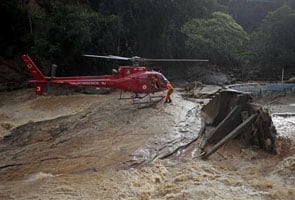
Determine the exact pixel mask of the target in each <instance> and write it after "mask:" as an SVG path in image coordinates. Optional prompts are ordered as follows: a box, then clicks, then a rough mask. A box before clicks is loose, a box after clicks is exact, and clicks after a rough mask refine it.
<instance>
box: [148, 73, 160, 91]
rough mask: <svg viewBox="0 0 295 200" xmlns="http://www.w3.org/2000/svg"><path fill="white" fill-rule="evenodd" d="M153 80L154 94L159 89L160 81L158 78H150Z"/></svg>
mask: <svg viewBox="0 0 295 200" xmlns="http://www.w3.org/2000/svg"><path fill="white" fill-rule="evenodd" d="M150 80H151V88H152V92H156V91H158V89H159V83H158V79H157V77H156V76H152V77H151V78H150Z"/></svg>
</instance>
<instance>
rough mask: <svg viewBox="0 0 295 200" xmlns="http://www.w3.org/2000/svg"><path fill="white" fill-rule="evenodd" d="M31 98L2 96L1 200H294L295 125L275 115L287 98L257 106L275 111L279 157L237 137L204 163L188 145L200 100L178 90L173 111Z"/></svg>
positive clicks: (113, 100)
mask: <svg viewBox="0 0 295 200" xmlns="http://www.w3.org/2000/svg"><path fill="white" fill-rule="evenodd" d="M29 92H30V91H18V92H16V93H14V94H9V95H4V96H3V98H1V102H0V105H1V107H0V111H1V116H2V118H1V119H0V123H1V124H5V123H6V124H11V127H6V126H5V125H4V126H3V125H2V129H1V134H2V136H3V138H2V139H1V140H0V177H1V178H0V182H1V184H0V199H292V198H293V197H294V196H295V189H294V184H295V174H294V171H295V170H294V167H295V156H294V152H295V148H294V147H295V144H294V141H295V138H294V131H293V130H295V123H294V122H295V121H294V118H293V115H290V113H289V115H286V114H283V113H286V112H280V113H279V112H278V111H282V109H280V107H282V106H284V105H286V103H288V105H289V106H290V105H293V103H294V104H295V98H293V97H286V98H288V101H287V102H283V101H286V98H282V99H276V101H275V102H272V103H271V104H267V103H265V102H263V101H265V100H262V99H260V101H259V102H258V101H257V102H258V103H262V104H263V103H265V105H266V104H267V105H268V108H269V109H270V110H271V111H272V112H273V113H274V114H273V116H272V118H273V122H274V124H275V126H276V128H277V131H278V133H279V135H280V138H279V139H278V142H277V144H276V145H277V149H280V150H279V151H278V153H277V154H269V153H267V152H266V151H263V150H261V149H259V148H258V147H255V146H246V145H245V144H244V143H243V142H242V140H241V139H239V138H236V139H234V140H231V141H230V142H228V143H226V144H225V145H223V146H222V147H221V148H220V149H219V150H218V151H217V152H216V153H215V154H213V155H211V156H210V158H209V159H207V160H202V159H200V158H196V157H194V155H193V152H194V148H193V145H190V144H192V143H194V142H195V141H196V140H197V139H198V137H199V132H200V131H201V130H202V128H203V121H202V118H201V116H200V110H201V108H202V106H203V103H204V101H188V100H184V99H183V98H182V97H181V95H180V94H179V92H177V91H176V92H175V93H174V94H173V103H172V104H164V103H163V102H161V103H158V104H157V105H154V106H149V107H145V108H138V107H136V106H133V105H132V104H131V102H130V101H119V100H118V97H119V93H117V92H113V93H111V94H109V95H70V96H54V97H53V96H43V97H35V96H34V95H28V94H31V93H29ZM4 97H5V98H4ZM293 100H294V101H293ZM14 109H15V110H14ZM9 110H10V111H11V112H10V111H9ZM287 110H288V111H290V109H287V108H286V111H287ZM24 112H26V113H28V115H27V117H25V115H23V114H22V113H24ZM275 113H277V114H275ZM3 116H4V117H3ZM4 136H5V137H4Z"/></svg>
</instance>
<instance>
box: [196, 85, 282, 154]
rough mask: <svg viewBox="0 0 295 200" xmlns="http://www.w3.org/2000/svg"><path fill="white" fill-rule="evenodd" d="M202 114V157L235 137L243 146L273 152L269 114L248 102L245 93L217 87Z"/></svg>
mask: <svg viewBox="0 0 295 200" xmlns="http://www.w3.org/2000/svg"><path fill="white" fill-rule="evenodd" d="M202 116H203V120H204V129H203V132H202V133H201V137H200V139H201V142H200V145H199V151H200V155H201V156H202V157H203V158H207V157H209V156H210V155H211V154H213V153H214V152H215V151H217V150H218V149H219V148H220V147H221V146H222V145H224V144H225V143H226V142H228V141H229V140H231V139H234V138H237V137H238V136H239V137H240V138H242V140H243V142H244V143H245V144H246V145H255V146H258V147H260V148H262V149H264V150H266V151H268V152H270V153H276V149H275V140H276V135H277V133H276V130H275V127H274V126H273V123H272V119H271V115H270V113H269V111H268V110H267V109H265V108H262V107H260V106H257V105H255V104H252V97H251V96H250V95H249V94H247V93H240V92H237V91H232V90H221V91H220V92H219V93H218V94H216V96H215V97H214V98H213V99H212V100H211V101H210V102H209V103H208V104H206V105H205V106H204V107H203V108H202Z"/></svg>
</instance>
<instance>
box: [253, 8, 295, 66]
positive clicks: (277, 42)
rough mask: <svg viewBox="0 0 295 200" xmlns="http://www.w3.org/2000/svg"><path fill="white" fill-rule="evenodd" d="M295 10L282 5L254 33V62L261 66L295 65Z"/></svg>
mask: <svg viewBox="0 0 295 200" xmlns="http://www.w3.org/2000/svg"><path fill="white" fill-rule="evenodd" d="M294 35H295V10H294V9H292V8H290V7H289V6H287V5H284V6H282V7H280V8H278V9H277V10H275V11H273V12H270V13H269V15H268V16H267V18H266V19H265V20H264V21H263V24H262V25H261V27H260V28H259V29H258V31H257V32H256V33H255V36H254V42H253V45H252V50H253V51H254V52H256V55H257V56H256V57H255V59H254V62H259V63H260V64H263V65H268V66H270V65H276V66H277V67H279V68H281V67H284V66H287V67H288V66H294V65H295V37H294Z"/></svg>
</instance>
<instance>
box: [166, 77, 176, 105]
mask: <svg viewBox="0 0 295 200" xmlns="http://www.w3.org/2000/svg"><path fill="white" fill-rule="evenodd" d="M166 88H167V90H168V91H167V95H166V99H165V103H171V102H172V100H171V97H170V95H171V94H172V93H173V90H174V88H173V86H172V84H171V83H169V82H168V83H167V84H166Z"/></svg>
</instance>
